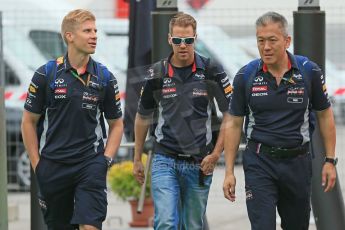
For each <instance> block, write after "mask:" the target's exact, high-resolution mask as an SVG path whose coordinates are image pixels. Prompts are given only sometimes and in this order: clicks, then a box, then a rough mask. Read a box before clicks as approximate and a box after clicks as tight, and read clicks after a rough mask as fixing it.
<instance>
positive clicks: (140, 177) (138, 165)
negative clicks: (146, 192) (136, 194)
mask: <svg viewBox="0 0 345 230" xmlns="http://www.w3.org/2000/svg"><path fill="white" fill-rule="evenodd" d="M133 174H134V177H135V179H136V180H137V181H138V182H139V184H141V185H142V184H143V183H144V178H145V172H144V165H143V163H142V162H141V161H134V164H133Z"/></svg>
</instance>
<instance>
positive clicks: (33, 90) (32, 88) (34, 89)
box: [29, 85, 37, 93]
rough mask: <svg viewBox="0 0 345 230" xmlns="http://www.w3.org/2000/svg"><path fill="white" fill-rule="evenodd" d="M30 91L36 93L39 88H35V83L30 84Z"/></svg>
mask: <svg viewBox="0 0 345 230" xmlns="http://www.w3.org/2000/svg"><path fill="white" fill-rule="evenodd" d="M29 92H30V93H36V92H37V90H36V88H35V87H34V86H33V85H30V86H29Z"/></svg>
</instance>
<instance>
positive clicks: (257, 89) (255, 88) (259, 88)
mask: <svg viewBox="0 0 345 230" xmlns="http://www.w3.org/2000/svg"><path fill="white" fill-rule="evenodd" d="M267 89H268V87H267V85H262V86H253V87H252V92H253V93H254V92H266V91H267Z"/></svg>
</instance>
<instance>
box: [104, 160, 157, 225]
mask: <svg viewBox="0 0 345 230" xmlns="http://www.w3.org/2000/svg"><path fill="white" fill-rule="evenodd" d="M146 160H147V156H146V155H145V154H143V157H142V162H143V164H144V165H146ZM107 180H108V184H109V185H110V188H111V190H112V191H113V192H114V193H115V194H116V195H117V196H118V197H119V198H120V199H122V200H124V201H129V203H130V205H131V210H132V222H130V223H129V225H130V226H131V227H147V226H150V225H151V224H150V223H151V222H152V219H153V215H154V210H153V201H152V199H151V177H150V175H149V177H148V181H147V183H146V189H145V201H144V208H143V211H142V213H140V214H139V213H137V204H138V200H139V196H140V191H141V185H140V184H139V183H138V182H137V181H136V180H135V178H134V175H133V162H132V161H122V162H119V163H117V164H114V165H113V166H112V167H111V168H110V170H109V172H108V178H107Z"/></svg>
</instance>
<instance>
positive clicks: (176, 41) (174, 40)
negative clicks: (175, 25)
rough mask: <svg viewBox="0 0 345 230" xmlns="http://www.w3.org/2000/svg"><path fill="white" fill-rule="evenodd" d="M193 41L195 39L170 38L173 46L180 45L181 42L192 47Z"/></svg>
mask: <svg viewBox="0 0 345 230" xmlns="http://www.w3.org/2000/svg"><path fill="white" fill-rule="evenodd" d="M194 41H195V37H187V38H179V37H171V42H172V44H174V45H181V44H182V42H183V43H184V44H186V45H192V44H193V43H194Z"/></svg>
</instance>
